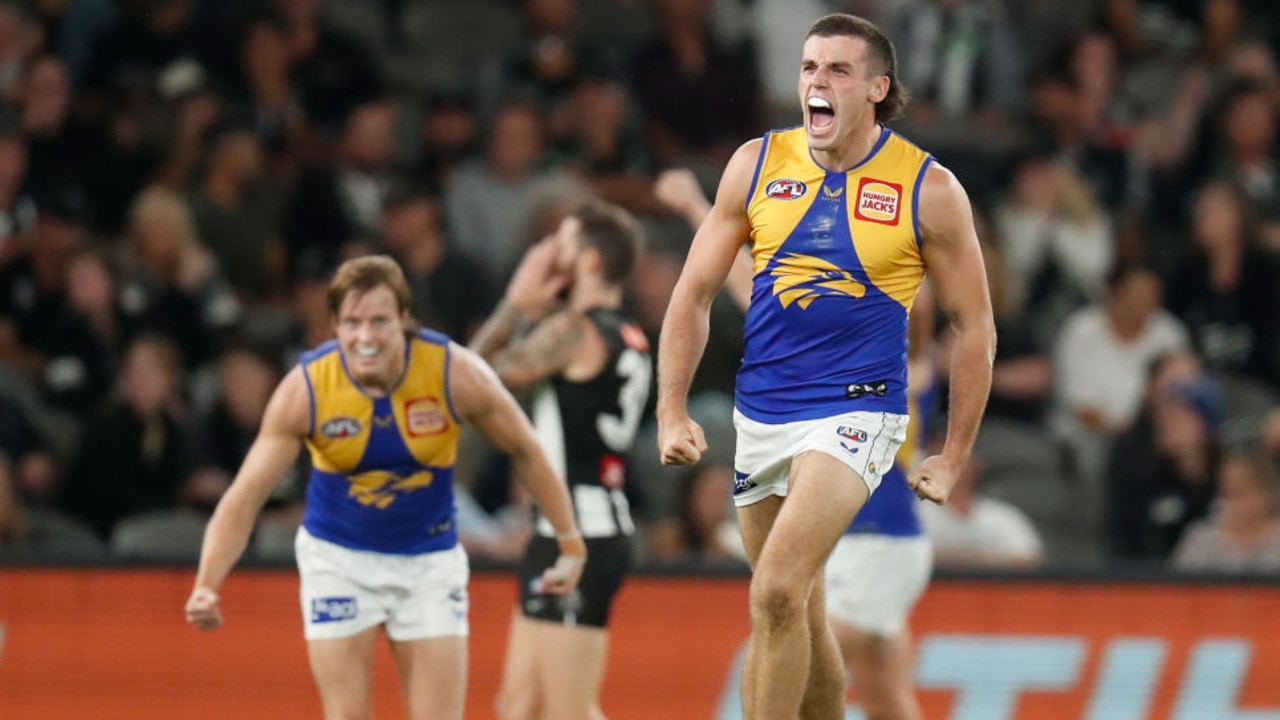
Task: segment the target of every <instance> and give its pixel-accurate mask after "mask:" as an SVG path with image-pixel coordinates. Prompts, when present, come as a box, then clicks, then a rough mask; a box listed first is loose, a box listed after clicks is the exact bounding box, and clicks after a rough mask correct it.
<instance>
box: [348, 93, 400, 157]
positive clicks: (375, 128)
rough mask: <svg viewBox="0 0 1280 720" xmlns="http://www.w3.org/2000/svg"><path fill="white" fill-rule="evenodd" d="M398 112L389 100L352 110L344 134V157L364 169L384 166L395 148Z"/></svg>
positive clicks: (393, 153) (392, 155)
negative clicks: (345, 153) (345, 152)
mask: <svg viewBox="0 0 1280 720" xmlns="http://www.w3.org/2000/svg"><path fill="white" fill-rule="evenodd" d="M398 116H399V113H398V112H397V110H396V106H395V105H393V104H392V103H371V104H368V105H361V106H360V107H358V108H356V109H355V110H354V111H352V113H351V118H350V120H348V121H347V131H346V138H345V139H346V143H345V145H346V151H347V159H348V160H349V161H350V162H351V163H352V164H353V165H355V166H356V167H358V168H360V169H362V170H364V171H366V172H378V171H381V170H385V169H386V167H387V166H388V165H389V164H390V163H391V160H392V159H393V157H394V155H395V151H396V147H395V126H396V118H397V117H398Z"/></svg>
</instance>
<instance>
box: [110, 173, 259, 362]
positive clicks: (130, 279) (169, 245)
mask: <svg viewBox="0 0 1280 720" xmlns="http://www.w3.org/2000/svg"><path fill="white" fill-rule="evenodd" d="M126 250H127V252H126V258H125V260H126V265H125V272H124V279H123V283H122V286H121V291H120V292H121V302H122V304H123V307H124V311H125V313H127V314H128V315H129V317H130V321H131V322H132V323H134V324H136V325H138V326H139V327H145V328H147V329H149V330H154V331H157V332H159V333H161V334H163V335H165V336H167V337H170V338H173V339H174V341H175V342H177V343H178V347H179V348H180V350H181V355H182V359H183V361H184V362H185V363H186V364H187V367H196V366H199V365H200V364H202V363H204V362H205V361H206V360H209V359H210V358H212V357H213V355H214V353H215V349H216V345H217V341H218V338H219V335H220V334H225V333H226V332H227V331H228V330H230V329H231V328H232V327H234V325H235V324H236V322H237V321H238V320H239V319H240V304H239V303H238V302H237V301H236V299H235V296H234V295H233V294H232V293H231V292H230V289H229V288H228V287H227V286H226V283H225V281H223V279H222V276H221V274H220V273H219V271H218V265H217V261H216V260H215V259H214V258H213V256H212V254H210V253H209V251H208V250H207V249H206V248H205V247H204V246H203V245H202V244H201V243H200V239H199V238H198V237H197V236H196V234H195V225H194V223H193V222H192V220H191V213H190V210H189V209H188V207H187V203H186V200H185V199H184V198H183V197H182V196H181V195H178V194H177V193H174V192H172V191H169V190H165V189H163V188H159V187H152V188H150V189H148V190H145V191H143V192H142V193H141V194H140V195H139V196H138V198H137V200H135V201H134V204H133V207H132V208H131V209H130V212H129V236H128V245H127V248H126Z"/></svg>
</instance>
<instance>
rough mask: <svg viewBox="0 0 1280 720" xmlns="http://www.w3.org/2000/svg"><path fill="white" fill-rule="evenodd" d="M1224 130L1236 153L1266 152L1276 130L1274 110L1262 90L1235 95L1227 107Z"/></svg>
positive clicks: (1269, 147)
mask: <svg viewBox="0 0 1280 720" xmlns="http://www.w3.org/2000/svg"><path fill="white" fill-rule="evenodd" d="M1223 134H1224V135H1226V138H1227V143H1228V145H1229V146H1230V147H1231V149H1232V151H1233V152H1235V153H1238V154H1258V153H1269V152H1270V151H1271V146H1272V143H1273V142H1274V140H1275V134H1276V114H1275V109H1274V107H1273V106H1272V104H1271V101H1270V99H1269V98H1268V97H1267V96H1266V95H1265V94H1263V93H1262V92H1251V93H1246V94H1243V95H1241V96H1239V97H1237V98H1236V99H1235V100H1234V102H1232V103H1231V105H1230V106H1229V107H1228V109H1227V115H1226V119H1225V121H1224V125H1223Z"/></svg>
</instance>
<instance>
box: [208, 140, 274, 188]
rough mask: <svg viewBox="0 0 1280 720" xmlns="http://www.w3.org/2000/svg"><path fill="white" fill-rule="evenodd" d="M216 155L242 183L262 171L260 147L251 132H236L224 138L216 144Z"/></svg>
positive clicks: (253, 178) (249, 180)
mask: <svg viewBox="0 0 1280 720" xmlns="http://www.w3.org/2000/svg"><path fill="white" fill-rule="evenodd" d="M217 157H218V161H219V162H221V163H225V164H226V165H227V167H229V168H230V170H231V172H232V173H234V175H235V177H236V179H237V180H239V181H240V182H242V183H249V182H252V181H253V180H255V179H256V178H257V177H258V175H259V174H261V172H262V166H263V162H262V147H261V145H259V144H258V137H257V136H256V135H254V134H253V133H251V132H236V133H232V134H231V135H229V136H227V137H226V138H224V139H223V140H222V142H221V143H220V144H219V146H218V152H217Z"/></svg>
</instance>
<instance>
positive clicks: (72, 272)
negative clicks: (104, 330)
mask: <svg viewBox="0 0 1280 720" xmlns="http://www.w3.org/2000/svg"><path fill="white" fill-rule="evenodd" d="M67 302H68V303H69V304H70V305H71V307H72V308H74V309H75V310H77V311H79V312H82V313H87V312H98V311H101V310H104V309H110V308H112V307H114V306H115V302H116V283H115V279H114V278H113V277H112V275H111V270H110V268H108V267H107V261H106V259H105V258H103V257H102V256H101V255H98V254H95V253H81V254H80V255H77V256H75V257H73V258H71V260H70V262H68V263H67Z"/></svg>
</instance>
